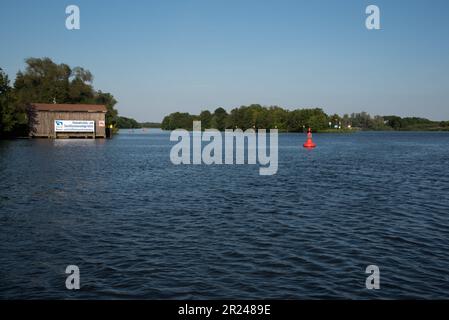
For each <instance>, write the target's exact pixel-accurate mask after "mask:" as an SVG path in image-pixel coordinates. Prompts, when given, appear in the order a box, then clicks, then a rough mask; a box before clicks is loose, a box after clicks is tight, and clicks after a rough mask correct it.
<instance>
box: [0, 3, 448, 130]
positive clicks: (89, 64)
mask: <svg viewBox="0 0 449 320" xmlns="http://www.w3.org/2000/svg"><path fill="white" fill-rule="evenodd" d="M70 4H76V5H78V6H79V8H80V11H81V29H80V30H72V31H69V30H67V29H66V28H65V19H66V16H67V15H66V13H65V8H66V6H67V5H70ZM369 4H375V5H378V6H379V7H380V10H381V30H367V29H366V28H365V18H366V14H365V8H366V7H367V5H369ZM27 57H50V58H52V59H53V60H54V61H55V62H57V63H62V62H64V63H67V64H69V65H70V66H82V67H84V68H86V69H89V70H90V71H91V72H92V73H93V75H94V77H95V79H94V86H95V88H96V89H101V90H102V91H107V92H111V93H112V94H113V95H114V96H115V97H116V99H117V100H118V101H119V103H118V105H117V108H118V110H119V112H120V114H122V115H124V116H130V117H134V118H136V119H137V120H140V121H161V120H162V118H163V116H164V115H167V114H168V113H171V112H174V111H184V112H190V113H199V112H200V110H202V109H209V110H213V109H215V108H216V107H218V106H222V107H224V108H225V109H227V110H230V109H232V108H234V107H237V106H240V105H244V104H251V103H260V104H263V105H280V106H283V107H286V108H289V109H293V108H298V107H322V108H323V109H324V110H325V111H326V112H327V113H339V114H343V113H351V112H360V111H367V112H369V113H372V114H381V115H386V114H397V115H400V116H410V115H414V116H422V117H427V118H430V119H434V120H443V119H444V120H449V73H448V72H449V1H447V0H416V1H414V0H407V1H405V0H404V1H403V0H388V1H386V0H371V1H365V0H342V1H338V0H327V1H325V0H318V1H317V0H309V1H300V0H292V1H286V0H180V1H174V0H160V1H151V0H150V1H148V0H146V1H133V0H128V1H124V0H120V1H119V0H115V1H114V0H107V1H106V0H104V1H103V0H67V1H66V0H62V1H61V0H40V1H35V0H29V1H23V0H0V67H1V68H3V69H4V70H5V71H6V72H7V73H8V74H9V75H10V77H11V78H12V79H14V78H15V74H16V72H17V71H18V70H19V69H22V70H23V69H24V65H25V64H24V59H25V58H27Z"/></svg>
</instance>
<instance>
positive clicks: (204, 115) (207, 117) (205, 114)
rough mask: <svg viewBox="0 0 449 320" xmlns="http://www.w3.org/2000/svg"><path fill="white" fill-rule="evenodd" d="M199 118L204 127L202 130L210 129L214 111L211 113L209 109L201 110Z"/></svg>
mask: <svg viewBox="0 0 449 320" xmlns="http://www.w3.org/2000/svg"><path fill="white" fill-rule="evenodd" d="M199 118H200V121H201V128H202V130H204V129H209V128H210V127H211V122H212V113H210V111H209V110H203V111H201V113H200V117H199Z"/></svg>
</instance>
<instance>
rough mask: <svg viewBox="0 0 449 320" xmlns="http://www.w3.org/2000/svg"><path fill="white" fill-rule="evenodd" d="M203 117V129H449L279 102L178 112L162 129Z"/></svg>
mask: <svg viewBox="0 0 449 320" xmlns="http://www.w3.org/2000/svg"><path fill="white" fill-rule="evenodd" d="M194 120H200V121H201V126H202V129H210V128H215V129H218V130H221V131H222V130H225V129H236V128H239V129H242V130H246V129H248V128H254V129H276V128H277V129H279V130H280V131H285V132H302V131H304V129H306V128H309V127H310V128H312V129H313V130H314V131H319V132H320V131H321V132H324V131H335V130H344V131H348V130H357V129H358V130H449V121H442V122H439V121H431V120H428V119H423V118H415V117H413V118H401V117H398V116H371V115H369V114H368V113H366V112H360V113H352V114H350V115H349V114H345V115H343V116H339V115H338V114H333V115H328V114H326V113H325V112H324V111H323V109H321V108H312V109H296V110H286V109H283V108H281V107H278V106H271V107H264V106H261V105H259V104H252V105H250V106H241V107H239V108H235V109H232V110H231V112H229V113H228V112H227V111H226V110H225V109H223V108H217V109H216V110H215V111H214V112H213V113H212V112H210V111H208V110H205V111H202V112H201V113H200V114H199V115H191V114H189V113H180V112H175V113H172V114H170V115H168V116H166V117H165V118H164V120H163V121H162V126H161V127H162V129H164V130H174V129H187V130H192V122H193V121H194Z"/></svg>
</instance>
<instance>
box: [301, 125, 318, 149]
mask: <svg viewBox="0 0 449 320" xmlns="http://www.w3.org/2000/svg"><path fill="white" fill-rule="evenodd" d="M303 146H304V148H307V149H313V148H315V147H316V144H315V143H313V141H312V129H310V128H309V130H307V141H306V143H304V144H303Z"/></svg>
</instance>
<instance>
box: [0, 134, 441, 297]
mask: <svg viewBox="0 0 449 320" xmlns="http://www.w3.org/2000/svg"><path fill="white" fill-rule="evenodd" d="M304 139H305V137H304V135H299V134H283V135H280V136H279V144H280V146H279V170H278V173H277V174H276V175H274V176H260V175H259V169H258V166H254V165H253V166H248V165H240V166H236V165H235V166H225V165H222V166H206V165H200V166H185V165H184V166H174V165H172V164H171V162H170V158H169V152H170V148H171V146H172V145H173V143H172V142H170V141H169V135H168V133H163V132H160V131H157V130H150V131H149V132H147V133H142V132H139V133H137V132H136V133H133V132H122V133H121V134H120V135H117V136H116V137H115V138H114V139H112V140H95V141H92V140H57V141H52V140H23V141H3V142H0V181H1V189H0V298H4V299H5V298H7V299H13V298H101V299H104V298H152V299H159V298H170V299H171V298H181V299H184V298H186V299H187V298H189V299H190V298H193V299H200V298H201V299H212V298H242V299H246V298H275V299H278V298H279V299H284V298H288V299H303V298H355V299H370V298H448V297H449V133H397V132H395V133H356V134H350V135H343V134H342V135H338V134H322V135H314V140H315V142H316V143H317V144H318V148H317V149H315V150H313V151H311V152H310V151H306V150H303V148H302V147H300V146H301V144H302V143H303V142H304ZM70 264H74V265H77V266H79V268H80V272H81V290H79V291H69V290H67V289H66V288H65V279H66V276H67V275H66V274H65V273H64V271H65V268H66V266H67V265H70ZM370 264H375V265H377V266H379V268H380V286H381V288H380V289H379V290H367V289H366V288H365V279H366V277H367V274H365V268H366V267H367V266H368V265H370Z"/></svg>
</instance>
